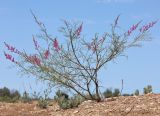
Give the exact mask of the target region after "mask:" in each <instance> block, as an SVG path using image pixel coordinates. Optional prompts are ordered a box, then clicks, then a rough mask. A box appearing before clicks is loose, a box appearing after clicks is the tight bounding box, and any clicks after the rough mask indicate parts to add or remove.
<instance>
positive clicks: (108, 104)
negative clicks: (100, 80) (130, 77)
mask: <svg viewBox="0 0 160 116" xmlns="http://www.w3.org/2000/svg"><path fill="white" fill-rule="evenodd" d="M126 115H127V116H159V115H160V94H146V95H140V96H126V97H124V96H120V97H114V98H108V99H105V100H104V101H103V102H99V103H97V102H93V101H84V102H83V103H82V104H81V105H79V106H78V108H74V109H67V110H62V109H60V108H59V106H58V104H57V103H55V102H51V103H50V105H49V106H48V108H47V109H40V108H39V107H38V106H37V101H32V102H31V103H0V116H126Z"/></svg>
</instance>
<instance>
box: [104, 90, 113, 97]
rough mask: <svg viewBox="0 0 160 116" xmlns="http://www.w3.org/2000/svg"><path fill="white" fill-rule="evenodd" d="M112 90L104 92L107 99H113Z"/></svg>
mask: <svg viewBox="0 0 160 116" xmlns="http://www.w3.org/2000/svg"><path fill="white" fill-rule="evenodd" d="M112 94H113V93H112V90H111V89H106V91H104V93H103V95H104V97H105V98H109V97H112Z"/></svg>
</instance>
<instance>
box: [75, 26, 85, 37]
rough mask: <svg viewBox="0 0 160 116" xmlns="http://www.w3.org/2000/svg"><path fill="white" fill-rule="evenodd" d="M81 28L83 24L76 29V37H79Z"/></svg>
mask: <svg viewBox="0 0 160 116" xmlns="http://www.w3.org/2000/svg"><path fill="white" fill-rule="evenodd" d="M82 26H83V23H82V24H81V25H80V26H79V27H78V29H77V30H76V35H77V36H80V34H81V32H82Z"/></svg>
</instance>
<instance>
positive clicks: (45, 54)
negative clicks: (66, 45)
mask: <svg viewBox="0 0 160 116" xmlns="http://www.w3.org/2000/svg"><path fill="white" fill-rule="evenodd" d="M49 54H50V52H49V50H46V51H45V53H44V58H45V59H48V57H49Z"/></svg>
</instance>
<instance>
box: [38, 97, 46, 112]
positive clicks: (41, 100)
mask: <svg viewBox="0 0 160 116" xmlns="http://www.w3.org/2000/svg"><path fill="white" fill-rule="evenodd" d="M48 104H49V102H48V100H47V99H45V98H43V97H40V98H39V99H38V106H39V107H40V108H42V109H46V108H47V106H48Z"/></svg>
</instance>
